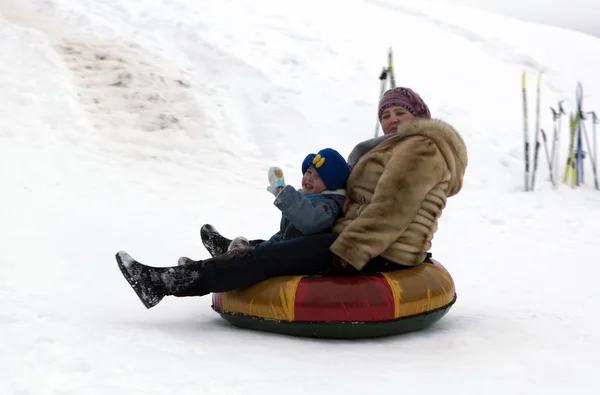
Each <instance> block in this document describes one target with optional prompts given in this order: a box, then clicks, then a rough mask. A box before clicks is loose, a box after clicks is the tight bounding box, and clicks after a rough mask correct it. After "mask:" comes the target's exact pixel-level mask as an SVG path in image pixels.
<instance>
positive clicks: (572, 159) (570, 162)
mask: <svg viewBox="0 0 600 395" xmlns="http://www.w3.org/2000/svg"><path fill="white" fill-rule="evenodd" d="M576 103H577V113H576V114H573V113H571V114H570V117H569V121H570V122H569V126H570V135H569V137H570V139H569V155H568V157H567V164H566V166H565V174H564V177H563V182H564V183H565V184H566V183H567V182H568V180H569V176H571V186H572V187H576V186H580V185H581V184H583V183H584V177H583V175H584V172H583V169H584V166H583V163H584V162H583V160H584V158H585V157H586V155H584V154H585V153H584V151H583V140H584V139H585V144H586V145H587V148H588V150H587V157H588V158H589V159H590V163H591V166H592V174H593V176H594V187H595V188H596V190H600V185H599V183H598V170H597V169H598V162H597V161H598V155H597V149H596V147H597V144H596V125H597V124H598V117H597V116H596V113H595V112H593V111H592V112H587V113H585V114H590V115H591V117H592V124H593V136H592V137H593V145H592V144H591V143H590V139H589V136H588V132H587V129H586V126H585V120H586V119H587V118H586V116H585V115H584V112H583V86H582V85H581V83H578V84H577V91H576ZM576 142H577V148H575V143H576Z"/></svg>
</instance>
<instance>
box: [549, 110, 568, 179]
mask: <svg viewBox="0 0 600 395" xmlns="http://www.w3.org/2000/svg"><path fill="white" fill-rule="evenodd" d="M562 103H563V101H562V100H561V101H559V102H558V111H556V110H555V109H554V108H552V107H550V110H551V111H552V121H553V129H554V136H553V137H552V149H551V152H552V154H551V158H550V161H551V163H552V169H553V170H554V173H553V174H552V177H551V178H550V179H551V180H552V181H553V184H554V186H555V187H556V186H558V181H557V180H558V153H559V152H560V147H559V146H560V130H561V123H562V122H561V117H562V116H563V115H565V109H564V108H563V106H562Z"/></svg>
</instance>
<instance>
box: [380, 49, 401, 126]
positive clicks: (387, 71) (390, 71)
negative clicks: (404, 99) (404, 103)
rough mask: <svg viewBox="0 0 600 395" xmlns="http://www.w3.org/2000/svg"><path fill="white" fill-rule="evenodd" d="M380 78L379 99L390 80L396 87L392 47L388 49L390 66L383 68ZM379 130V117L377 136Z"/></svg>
mask: <svg viewBox="0 0 600 395" xmlns="http://www.w3.org/2000/svg"><path fill="white" fill-rule="evenodd" d="M379 80H380V81H381V88H380V92H379V99H381V97H383V94H384V93H385V90H386V86H387V82H388V80H389V82H390V86H391V87H392V88H395V87H396V76H395V74H394V60H393V57H392V49H391V48H390V50H389V51H388V66H387V67H384V68H383V70H381V74H380V75H379ZM377 132H379V118H377V122H376V123H375V137H377Z"/></svg>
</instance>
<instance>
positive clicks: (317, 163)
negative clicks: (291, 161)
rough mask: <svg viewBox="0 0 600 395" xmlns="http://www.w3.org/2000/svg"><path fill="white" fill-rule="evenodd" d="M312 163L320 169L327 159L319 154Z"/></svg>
mask: <svg viewBox="0 0 600 395" xmlns="http://www.w3.org/2000/svg"><path fill="white" fill-rule="evenodd" d="M312 163H313V165H315V167H316V168H317V169H318V168H319V167H321V166H323V163H325V158H323V157H322V156H321V155H319V154H317V156H315V158H314V159H313V160H312Z"/></svg>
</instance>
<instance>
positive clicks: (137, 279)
mask: <svg viewBox="0 0 600 395" xmlns="http://www.w3.org/2000/svg"><path fill="white" fill-rule="evenodd" d="M116 259H117V263H118V265H119V269H121V273H123V276H124V277H125V279H126V280H127V282H128V283H129V285H131V287H132V288H133V290H134V291H135V293H136V294H137V296H138V297H139V298H140V300H141V301H142V303H143V304H144V306H146V308H147V309H150V308H152V307H154V306H156V305H157V304H158V303H160V301H161V300H162V299H163V298H164V297H165V296H166V295H175V296H203V295H206V294H208V293H209V292H206V291H204V290H203V288H204V287H203V284H202V269H203V268H204V263H203V261H194V262H189V264H188V265H185V266H175V267H152V266H146V265H144V264H142V263H140V262H138V261H136V260H135V259H133V258H132V257H131V256H130V255H129V254H128V253H127V252H125V251H120V252H119V253H117V255H116Z"/></svg>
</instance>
